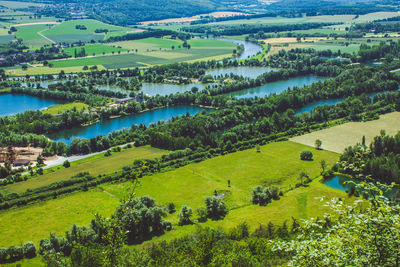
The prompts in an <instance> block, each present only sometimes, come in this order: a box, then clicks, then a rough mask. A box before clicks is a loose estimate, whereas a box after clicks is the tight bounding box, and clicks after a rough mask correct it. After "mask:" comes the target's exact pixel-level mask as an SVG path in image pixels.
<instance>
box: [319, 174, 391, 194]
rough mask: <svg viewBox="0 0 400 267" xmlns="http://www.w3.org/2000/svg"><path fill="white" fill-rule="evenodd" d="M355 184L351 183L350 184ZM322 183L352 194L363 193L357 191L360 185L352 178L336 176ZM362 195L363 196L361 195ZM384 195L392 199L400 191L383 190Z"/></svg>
mask: <svg viewBox="0 0 400 267" xmlns="http://www.w3.org/2000/svg"><path fill="white" fill-rule="evenodd" d="M351 181H352V182H354V183H355V184H354V183H350V182H351ZM322 183H323V184H324V185H326V186H329V187H332V188H335V189H339V190H341V191H344V192H350V191H351V190H352V189H354V190H355V191H358V193H360V192H362V190H360V189H356V184H358V183H360V182H358V181H357V180H354V179H351V178H350V177H346V176H342V175H336V176H334V177H332V178H328V179H323V180H322ZM360 195H361V194H360ZM383 195H384V196H385V197H387V198H392V197H393V196H396V197H398V190H397V189H388V190H383Z"/></svg>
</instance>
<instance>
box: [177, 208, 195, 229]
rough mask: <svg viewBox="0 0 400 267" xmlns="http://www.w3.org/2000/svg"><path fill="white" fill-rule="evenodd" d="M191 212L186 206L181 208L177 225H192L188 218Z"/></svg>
mask: <svg viewBox="0 0 400 267" xmlns="http://www.w3.org/2000/svg"><path fill="white" fill-rule="evenodd" d="M192 213H193V210H192V209H191V208H189V207H187V206H186V205H183V206H182V209H181V211H180V212H179V214H178V217H179V225H187V224H192V221H191V220H190V217H191V216H192Z"/></svg>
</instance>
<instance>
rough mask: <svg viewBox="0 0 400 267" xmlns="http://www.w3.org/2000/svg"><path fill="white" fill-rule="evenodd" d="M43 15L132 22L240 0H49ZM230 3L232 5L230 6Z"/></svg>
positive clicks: (222, 6)
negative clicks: (50, 4) (222, 0)
mask: <svg viewBox="0 0 400 267" xmlns="http://www.w3.org/2000/svg"><path fill="white" fill-rule="evenodd" d="M47 2H51V3H52V4H53V5H52V6H49V7H47V8H46V9H44V10H42V11H41V13H42V14H44V15H54V16H58V17H64V18H68V17H70V18H74V17H79V16H81V17H90V18H95V19H99V20H101V21H103V22H107V23H112V24H118V25H129V24H135V23H137V22H139V21H146V20H160V19H167V18H180V17H188V16H193V15H198V14H204V13H209V12H214V11H219V10H224V11H226V10H233V9H234V8H233V6H235V5H236V2H237V1H234V0H228V1H225V2H224V3H223V4H221V3H220V1H218V0H198V1H192V0H168V1H165V0H87V1H81V0H61V1H59V0H50V1H47ZM229 7H231V8H229Z"/></svg>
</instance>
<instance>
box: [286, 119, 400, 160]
mask: <svg viewBox="0 0 400 267" xmlns="http://www.w3.org/2000/svg"><path fill="white" fill-rule="evenodd" d="M399 121H400V112H393V113H389V114H385V115H381V116H380V119H379V120H374V121H368V122H348V123H345V124H342V125H338V126H334V127H331V128H327V129H324V130H321V131H317V132H312V133H309V134H306V135H302V136H297V137H293V138H292V139H291V141H293V142H297V143H300V144H305V145H309V146H314V143H315V140H317V139H320V140H321V141H322V149H325V150H329V151H334V152H337V153H342V152H343V151H344V149H345V148H346V147H348V146H353V145H354V144H356V143H361V140H362V137H363V136H365V140H366V143H367V144H369V143H370V142H371V141H372V140H373V138H374V137H375V136H377V135H379V134H380V131H381V130H385V131H386V134H388V135H395V134H397V133H398V132H399V131H400V124H399Z"/></svg>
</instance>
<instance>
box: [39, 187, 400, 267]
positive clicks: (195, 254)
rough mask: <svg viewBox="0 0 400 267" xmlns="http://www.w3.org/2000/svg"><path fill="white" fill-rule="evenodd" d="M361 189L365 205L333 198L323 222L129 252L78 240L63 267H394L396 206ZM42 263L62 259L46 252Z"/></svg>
mask: <svg viewBox="0 0 400 267" xmlns="http://www.w3.org/2000/svg"><path fill="white" fill-rule="evenodd" d="M359 187H360V188H359V189H360V190H363V191H364V192H366V193H368V195H369V200H357V201H355V202H353V203H352V204H350V205H345V204H344V203H343V202H342V201H341V199H332V200H330V201H328V202H327V205H328V206H330V208H331V209H332V213H331V214H329V215H325V216H324V217H323V218H317V219H310V220H305V221H303V222H298V221H297V220H295V219H293V220H292V222H291V225H289V226H288V224H287V223H286V222H285V223H283V224H282V225H280V226H276V225H273V224H272V223H268V224H266V225H260V226H259V227H258V228H257V229H256V230H255V231H254V232H252V233H251V232H250V230H249V227H248V226H247V224H246V223H242V224H240V225H238V226H237V227H235V228H233V229H231V230H230V231H223V230H221V229H209V228H205V229H204V228H203V229H201V228H199V229H198V231H197V233H196V234H194V235H193V234H192V235H188V236H185V237H183V238H179V239H175V240H173V241H171V242H161V243H153V244H152V245H151V246H146V247H142V248H133V249H132V248H122V246H121V245H120V244H118V243H114V244H112V243H107V242H100V243H87V244H82V243H80V242H79V241H78V242H77V243H75V245H74V248H73V251H72V254H71V257H70V258H67V260H64V261H63V266H74V265H75V266H77V264H78V265H79V266H91V264H92V263H93V262H96V263H97V264H99V265H100V266H107V265H108V264H109V263H112V264H113V266H226V265H232V266H271V265H283V264H288V265H289V266H332V265H337V266H384V265H385V266H395V265H396V264H397V263H398V261H399V260H400V251H399V248H400V240H399V239H398V238H397V237H398V236H399V235H400V228H399V227H398V225H399V223H400V218H399V216H398V214H399V212H400V205H399V204H398V203H396V202H393V201H391V200H389V199H386V198H384V197H383V196H382V195H381V194H380V193H379V191H380V190H381V189H382V187H384V186H383V185H380V184H378V186H375V185H372V184H365V183H364V184H362V185H359ZM321 204H322V203H321ZM344 218H345V219H344ZM110 251H114V252H115V253H111V254H110V253H109V252H110ZM110 255H111V256H112V257H110ZM110 259H112V260H110ZM45 261H46V263H50V262H53V263H54V262H56V263H58V264H59V263H60V261H61V260H60V259H57V255H56V254H53V253H50V254H48V255H47V257H46V259H45ZM71 263H72V264H71Z"/></svg>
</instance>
